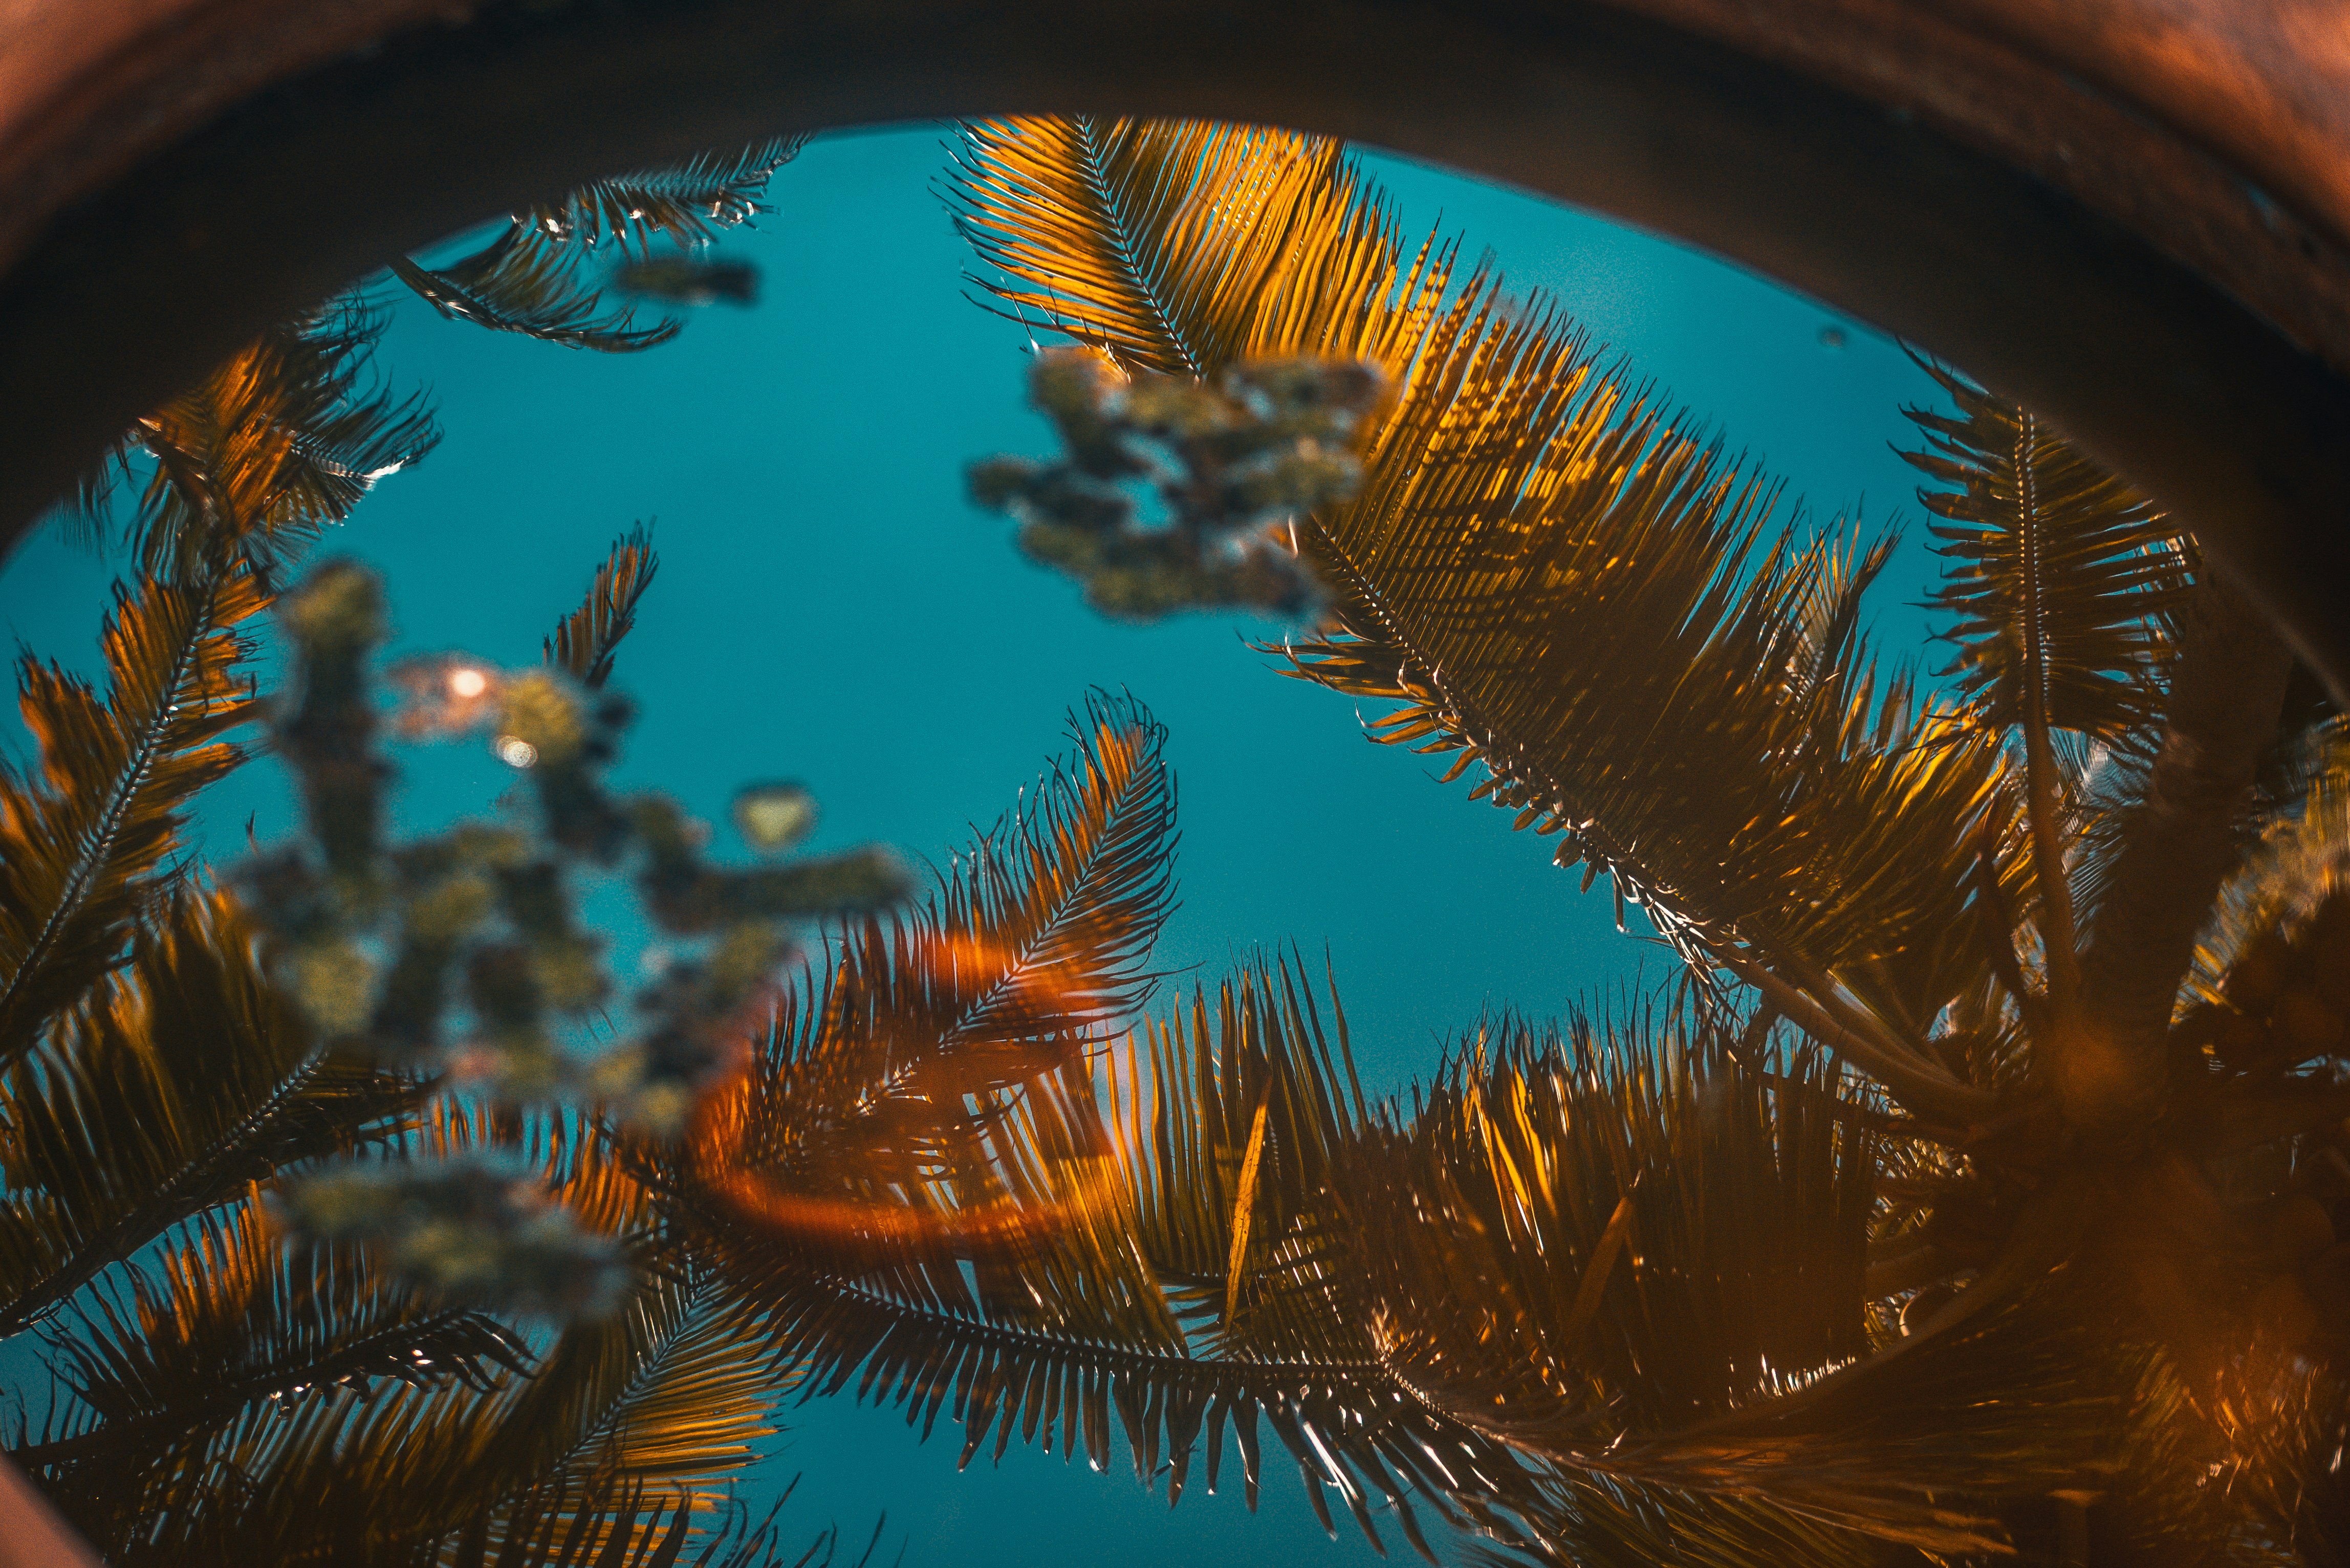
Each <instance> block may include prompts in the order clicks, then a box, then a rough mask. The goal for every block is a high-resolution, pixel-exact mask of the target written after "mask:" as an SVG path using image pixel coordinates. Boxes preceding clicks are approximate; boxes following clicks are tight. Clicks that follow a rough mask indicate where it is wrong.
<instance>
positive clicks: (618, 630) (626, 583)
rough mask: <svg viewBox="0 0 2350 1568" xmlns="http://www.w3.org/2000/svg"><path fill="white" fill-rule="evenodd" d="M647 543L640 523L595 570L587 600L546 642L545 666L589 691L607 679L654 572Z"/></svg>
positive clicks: (656, 560) (655, 562)
mask: <svg viewBox="0 0 2350 1568" xmlns="http://www.w3.org/2000/svg"><path fill="white" fill-rule="evenodd" d="M652 538H653V536H652V529H651V528H650V526H648V525H646V524H641V523H640V524H638V525H637V526H636V527H634V528H631V529H630V530H629V533H628V535H627V536H626V537H625V538H622V539H619V540H617V541H615V542H614V544H613V545H612V553H611V555H610V556H608V557H606V559H605V561H604V564H603V565H602V566H598V567H597V568H596V577H595V581H593V582H592V583H590V584H589V585H588V587H587V598H586V599H585V600H584V601H582V603H581V604H580V606H579V607H578V608H577V609H576V610H573V611H572V612H571V613H570V614H569V615H568V616H566V617H565V618H564V619H563V624H562V625H560V626H558V627H556V628H555V633H554V635H553V636H551V637H549V638H548V639H546V649H545V652H544V658H545V659H546V662H547V663H549V664H557V665H561V666H562V667H563V668H564V669H566V670H569V671H571V673H572V675H573V677H574V678H575V679H577V680H578V681H579V682H580V684H582V685H584V686H586V687H587V688H588V689H589V690H590V691H594V690H596V689H598V688H599V687H601V686H602V685H603V684H604V682H605V681H607V680H609V679H611V675H612V655H613V654H614V652H615V651H617V650H618V649H619V646H620V639H622V638H624V637H626V636H628V635H629V632H630V631H631V630H632V629H634V628H635V627H636V624H637V601H638V600H639V599H641V598H643V597H644V596H645V590H646V589H647V588H649V587H652V582H653V574H654V573H655V572H656V571H658V570H659V569H660V556H657V555H655V554H654V553H653V544H652Z"/></svg>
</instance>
